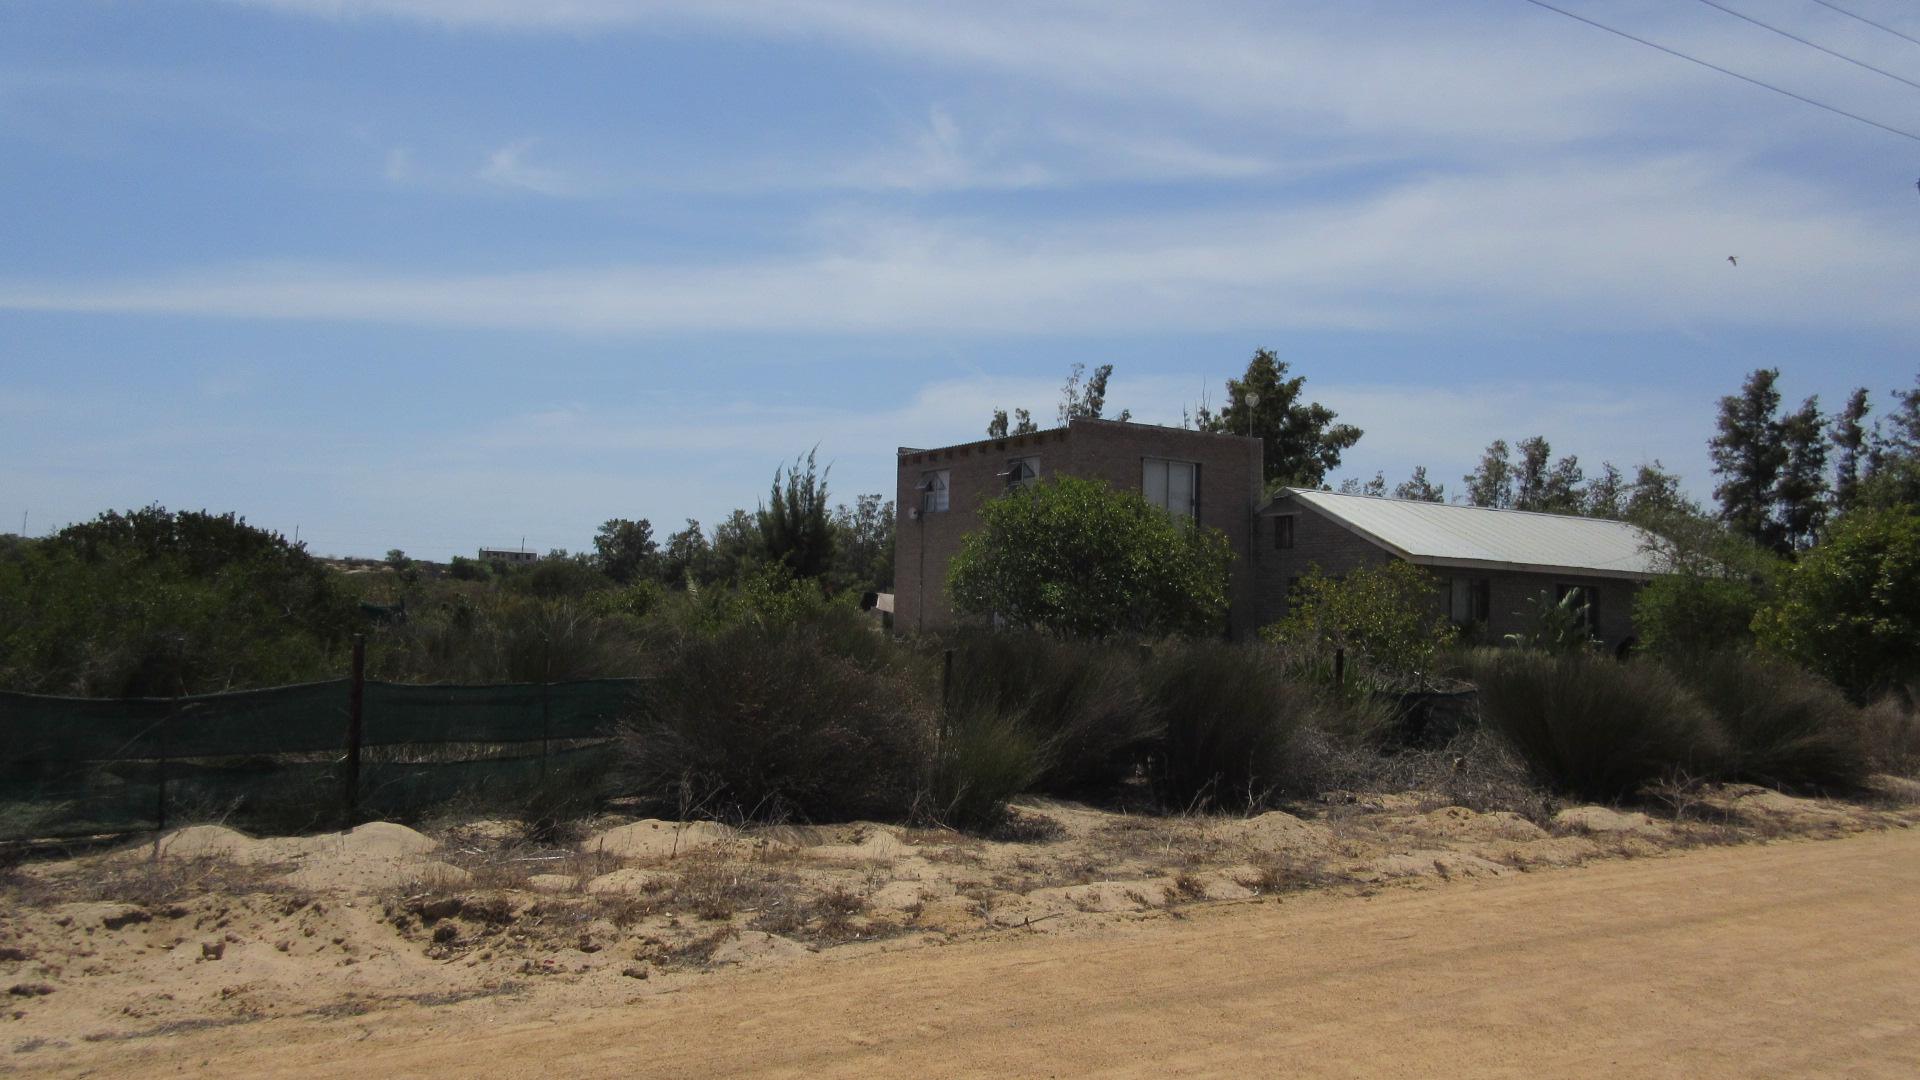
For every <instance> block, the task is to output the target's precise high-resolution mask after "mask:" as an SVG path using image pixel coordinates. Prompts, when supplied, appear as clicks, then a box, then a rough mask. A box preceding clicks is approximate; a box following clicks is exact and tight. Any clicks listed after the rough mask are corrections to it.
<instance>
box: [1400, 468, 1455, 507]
mask: <svg viewBox="0 0 1920 1080" xmlns="http://www.w3.org/2000/svg"><path fill="white" fill-rule="evenodd" d="M1393 497H1394V498H1396V499H1408V500H1411V501H1413V502H1435V503H1437V502H1446V501H1447V485H1445V484H1435V483H1431V482H1429V481H1428V480H1427V467H1426V466H1425V465H1415V466H1414V467H1413V475H1412V476H1411V477H1408V478H1407V480H1406V482H1405V483H1402V484H1399V485H1396V486H1395V487H1394V489H1393Z"/></svg>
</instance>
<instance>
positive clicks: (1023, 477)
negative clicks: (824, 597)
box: [893, 420, 1655, 646]
mask: <svg viewBox="0 0 1920 1080" xmlns="http://www.w3.org/2000/svg"><path fill="white" fill-rule="evenodd" d="M1261 452H1262V444H1261V441H1260V440H1259V439H1251V438H1246V437H1243V436H1239V435H1217V434H1212V433H1208V432H1199V431H1188V430H1185V429H1182V428H1168V427H1158V426H1155V425H1152V424H1135V423H1121V422H1117V421H1111V420H1075V421H1073V422H1071V423H1069V424H1068V425H1067V426H1065V427H1061V428H1052V429H1049V430H1046V431H1039V432H1034V433H1032V434H1028V435H1010V436H1007V437H1006V438H999V439H982V440H979V441H977V442H970V443H961V444H959V445H956V446H946V447H940V448H938V449H931V450H928V449H918V448H914V447H904V446H903V447H901V448H900V449H899V454H898V476H897V491H896V494H895V502H894V505H895V506H897V507H899V513H900V520H899V521H898V523H897V527H896V529H895V531H894V623H893V625H894V626H895V627H896V628H897V629H899V630H902V631H920V630H933V629H938V628H940V627H944V626H949V625H951V624H952V623H953V621H954V615H953V610H952V608H951V607H950V606H949V604H948V603H947V600H946V595H945V592H946V580H947V563H948V561H949V560H951V559H952V558H953V556H954V554H955V553H956V552H957V551H958V550H959V547H960V538H961V536H962V535H964V534H966V533H968V532H971V531H973V530H974V529H976V528H978V527H979V509H980V505H981V504H982V503H984V502H986V501H987V500H988V499H992V498H995V497H998V496H1000V495H1003V494H1005V493H1006V492H1007V491H1008V490H1009V489H1010V488H1013V487H1016V486H1018V485H1019V484H1022V483H1026V482H1029V481H1032V480H1037V479H1039V478H1041V477H1045V476H1048V475H1051V474H1054V473H1061V474H1066V475H1072V476H1081V477H1088V478H1092V479H1099V480H1105V481H1106V482H1107V483H1108V484H1110V485H1112V486H1113V487H1115V488H1119V489H1122V490H1132V491H1139V492H1141V493H1142V494H1144V495H1145V496H1146V497H1147V499H1148V501H1149V502H1153V503H1155V504H1156V505H1159V506H1161V507H1164V508H1165V509H1166V510H1167V511H1168V512H1169V513H1172V514H1178V515H1185V516H1190V517H1193V518H1196V519H1197V520H1198V521H1199V523H1200V524H1201V525H1203V526H1206V527H1208V528H1214V529H1218V530H1220V531H1221V532H1222V533H1224V534H1226V537H1227V541H1228V543H1229V545H1230V546H1231V548H1232V550H1233V552H1234V555H1235V558H1234V563H1233V569H1232V577H1231V579H1230V581H1229V583H1228V594H1227V595H1228V600H1229V604H1230V610H1229V616H1228V633H1229V634H1230V635H1231V636H1234V637H1244V636H1247V635H1249V634H1251V633H1252V632H1253V631H1255V630H1256V629H1258V628H1259V627H1261V626H1264V625H1266V624H1268V623H1270V622H1273V621H1274V620H1276V619H1279V618H1281V617H1283V616H1284V615H1285V614H1286V610H1287V594H1288V591H1289V588H1290V587H1291V585H1292V583H1293V582H1295V581H1297V580H1298V579H1299V578H1301V577H1303V576H1305V575H1306V574H1307V573H1308V571H1309V568H1310V567H1313V566H1318V567H1319V568H1320V570H1321V572H1322V573H1325V574H1330V575H1339V574H1344V573H1346V572H1348V571H1350V570H1354V569H1358V568H1360V567H1363V566H1372V565H1379V564H1381V563H1385V562H1387V561H1389V560H1392V559H1404V560H1406V561H1408V562H1411V563H1414V564H1415V565H1418V566H1422V567H1425V568H1426V569H1427V570H1428V571H1429V572H1431V573H1432V574H1434V576H1436V577H1437V578H1439V579H1440V581H1441V590H1440V595H1439V596H1438V597H1436V598H1435V602H1436V603H1437V604H1439V605H1441V606H1442V608H1443V610H1445V611H1447V612H1448V613H1449V614H1450V615H1451V616H1452V617H1453V618H1454V619H1455V621H1457V622H1461V623H1478V624H1481V625H1483V626H1484V627H1485V630H1486V632H1487V633H1488V634H1490V635H1492V636H1494V637H1496V638H1497V637H1498V636H1499V635H1501V634H1506V633H1511V632H1514V631H1517V630H1521V629H1523V628H1524V627H1525V625H1526V623H1527V619H1528V612H1529V610H1530V606H1531V604H1532V602H1533V598H1535V597H1537V596H1539V595H1541V594H1542V593H1545V594H1546V595H1548V596H1551V597H1555V598H1558V597H1560V596H1563V595H1565V593H1566V591H1567V590H1571V589H1578V590H1581V591H1582V595H1583V597H1584V598H1585V599H1586V601H1587V603H1588V604H1589V610H1590V611H1591V612H1592V613H1593V617H1594V619H1595V621H1596V625H1595V627H1594V630H1595V636H1597V637H1599V638H1600V639H1601V640H1603V641H1604V642H1606V643H1607V644H1608V645H1609V646H1616V645H1618V644H1619V643H1620V642H1621V641H1622V640H1624V639H1625V638H1627V637H1628V636H1629V635H1630V634H1631V633H1632V611H1633V593H1634V591H1635V590H1636V589H1637V588H1638V587H1639V585H1640V584H1641V583H1643V582H1645V581H1646V580H1648V579H1649V578H1651V577H1652V576H1653V574H1654V573H1655V571H1654V569H1653V564H1652V561H1651V557H1650V556H1649V554H1648V553H1647V550H1646V546H1645V540H1646V534H1644V533H1642V532H1641V531H1640V530H1639V529H1637V528H1635V527H1634V526H1631V525H1628V524H1626V523H1624V522H1618V521H1605V520H1600V519H1595V518H1580V517H1568V516H1562V515H1556V514H1536V513H1528V512H1524V511H1518V510H1487V509H1482V508H1479V507H1470V506H1453V505H1448V504H1444V503H1422V502H1408V501H1402V500H1397V499H1382V498H1374V497H1369V496H1360V495H1339V494H1335V493H1333V492H1327V491H1314V490H1309V489H1297V488H1287V489H1283V490H1282V491H1281V492H1280V493H1279V494H1277V495H1276V496H1275V497H1274V498H1272V499H1268V500H1265V501H1264V502H1263V501H1262V500H1261V488H1262V482H1261V471H1262V469H1261V465H1262V462H1261Z"/></svg>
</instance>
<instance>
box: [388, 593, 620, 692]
mask: <svg viewBox="0 0 1920 1080" xmlns="http://www.w3.org/2000/svg"><path fill="white" fill-rule="evenodd" d="M367 657H368V659H367V664H368V671H369V673H370V674H371V675H372V676H373V677H374V678H379V679H388V680H392V681H396V682H445V683H468V684H476V683H502V682H567V681H570V680H573V679H592V678H606V677H617V676H625V675H637V674H640V673H641V672H642V669H643V668H644V666H645V665H644V661H643V658H642V653H641V651H640V649H639V647H638V645H637V643H636V633H635V631H634V629H633V624H632V622H631V621H630V620H625V619H621V618H616V617H609V616H605V615H598V614H595V613H594V612H593V611H592V610H591V608H590V607H589V606H588V605H584V604H580V603H576V602H573V601H568V600H540V599H535V598H533V597H529V596H519V595H514V594H510V593H482V594H480V595H478V596H469V595H466V594H459V593H456V594H454V595H452V596H451V597H449V598H447V599H445V600H442V601H440V602H438V603H435V604H429V605H425V606H421V607H416V608H415V609H414V610H412V611H411V612H410V613H409V618H408V621H407V622H405V623H399V624H394V625H390V626H383V627H381V628H379V629H378V630H377V631H376V632H375V633H374V634H373V635H372V637H370V638H369V640H368V647H367Z"/></svg>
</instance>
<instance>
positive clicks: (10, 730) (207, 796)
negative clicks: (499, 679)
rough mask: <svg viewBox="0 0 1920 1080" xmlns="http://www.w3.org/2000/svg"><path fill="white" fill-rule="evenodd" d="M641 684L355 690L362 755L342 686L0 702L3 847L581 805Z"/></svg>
mask: <svg viewBox="0 0 1920 1080" xmlns="http://www.w3.org/2000/svg"><path fill="white" fill-rule="evenodd" d="M643 685H644V680H640V679H590V680H585V681H581V682H570V683H545V684H542V683H515V684H507V685H498V686H414V685H406V684H399V683H380V682H368V683H365V684H364V690H363V694H364V696H363V704H362V711H361V715H362V728H361V738H360V745H359V748H358V750H359V753H354V752H353V748H351V747H350V746H349V744H348V722H347V721H348V715H349V700H350V695H351V689H352V682H351V680H348V679H338V680H334V681H331V682H323V683H308V684H303V685H299V686H281V687H272V688H269V689H263V690H245V691H239V692H236V693H229V694H196V695H192V696H188V697H180V698H124V699H96V698H60V697H43V696H38V695H31V694H15V693H0V840H24V839H43V838H44V839H57V838H61V837H73V836H84V835H93V834H97V833H108V832H129V831H137V830H140V829H152V828H159V827H163V826H165V825H167V824H180V823H183V822H184V821H185V820H188V819H196V818H197V819H208V818H218V819H220V820H225V821H228V822H230V823H233V824H237V825H243V826H249V827H253V828H258V829H263V830H271V829H280V828H286V829H300V828H311V827H313V826H315V825H319V824H323V823H328V822H336V823H337V822H338V821H340V820H341V817H342V815H343V813H345V808H346V807H347V806H357V807H358V808H359V810H360V811H361V813H362V814H363V816H364V815H378V816H408V815H411V814H415V813H419V812H421V811H423V810H425V809H429V808H431V807H433V806H436V805H440V804H444V803H446V802H448V801H449V800H452V799H455V798H457V797H463V796H464V797H471V798H473V799H475V800H476V802H477V804H480V805H503V804H507V803H510V802H511V801H512V800H513V799H516V798H525V797H528V795H529V794H530V793H532V792H536V791H539V790H542V789H547V788H551V787H552V786H554V785H569V786H571V787H572V788H574V789H577V791H578V793H579V794H582V795H586V794H589V793H591V792H592V791H593V790H594V789H595V788H597V787H603V786H604V784H605V781H606V777H607V775H608V773H609V771H610V768H611V764H612V755H611V750H610V747H609V746H608V745H607V744H606V740H607V739H608V737H609V736H611V735H613V734H614V732H615V731H616V730H617V728H618V726H619V724H620V722H621V721H622V719H623V718H624V717H626V716H627V715H628V714H629V713H630V711H631V710H632V708H633V706H634V704H635V703H636V701H637V700H638V695H639V694H640V691H641V688H642V686H643ZM596 740H597V745H581V743H583V742H592V741H596ZM350 758H351V759H352V760H354V761H356V762H357V763H358V770H357V773H358V778H359V782H358V785H357V788H356V790H355V791H353V792H347V791H346V790H345V778H346V776H347V775H348V773H347V772H345V771H343V768H344V765H345V763H346V762H347V761H348V760H349V759H350Z"/></svg>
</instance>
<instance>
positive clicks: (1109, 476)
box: [893, 420, 1261, 634]
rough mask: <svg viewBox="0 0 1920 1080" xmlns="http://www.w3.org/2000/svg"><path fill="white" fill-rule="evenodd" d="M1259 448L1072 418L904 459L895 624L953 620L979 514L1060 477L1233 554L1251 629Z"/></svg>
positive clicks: (1237, 628)
mask: <svg viewBox="0 0 1920 1080" xmlns="http://www.w3.org/2000/svg"><path fill="white" fill-rule="evenodd" d="M1260 447H1261V444H1260V440H1259V439H1249V438H1244V437H1242V436H1239V435H1213V434H1209V433H1206V432H1200V431H1187V430H1184V429H1182V428H1168V427H1156V426H1154V425H1152V424H1133V423H1121V422H1119V421H1114V420H1075V421H1073V422H1071V423H1069V424H1068V425H1067V426H1065V427H1060V428H1051V429H1049V430H1046V431H1039V432H1034V433H1032V434H1030V435H1009V436H1007V437H1006V438H1003V439H982V440H980V441H978V442H970V443H961V444H960V445H958V446H945V447H941V448H939V449H936V450H921V449H915V448H913V447H906V446H903V447H901V448H900V451H899V476H898V491H897V493H896V495H895V500H894V505H895V506H897V507H899V514H900V520H899V521H898V523H897V526H896V528H895V529H894V541H893V545H894V546H893V558H894V561H893V593H894V597H893V604H894V609H893V625H894V627H895V628H897V629H899V630H903V631H907V630H912V631H919V630H933V629H937V628H939V627H943V626H948V625H950V624H951V623H952V622H953V609H952V608H951V607H950V606H949V605H948V603H947V599H946V581H947V562H948V561H949V560H950V559H952V558H953V556H954V553H955V552H957V551H958V550H959V549H960V537H961V535H962V534H964V533H968V532H971V531H973V530H974V529H976V528H978V527H979V512H980V504H981V503H984V502H986V501H987V500H988V499H991V498H994V497H996V496H999V495H1004V494H1006V492H1007V490H1008V489H1009V488H1010V487H1013V486H1016V485H1018V484H1021V483H1024V482H1027V481H1029V480H1036V479H1039V478H1041V477H1045V476H1050V475H1052V474H1054V473H1061V474H1065V475H1070V476H1082V477H1088V478H1092V479H1099V480H1105V481H1106V482H1107V483H1109V484H1111V485H1112V486H1114V487H1116V488H1120V489H1123V490H1132V491H1139V492H1143V493H1144V494H1146V496H1147V498H1148V500H1149V501H1152V502H1154V503H1156V504H1158V505H1160V506H1163V507H1166V508H1168V512H1169V513H1177V514H1185V515H1189V516H1193V517H1197V518H1198V519H1199V522H1200V524H1201V525H1203V526H1206V527H1208V528H1214V529H1219V530H1220V531H1221V532H1223V533H1225V534H1226V535H1227V540H1228V542H1229V543H1231V544H1232V545H1233V550H1234V553H1235V555H1236V556H1239V557H1237V558H1235V559H1234V567H1233V577H1232V579H1231V581H1230V582H1229V592H1228V598H1229V601H1230V603H1231V610H1232V612H1233V617H1232V630H1233V632H1235V633H1236V634H1239V633H1246V632H1249V631H1250V630H1252V629H1253V627H1254V626H1255V625H1257V624H1256V623H1254V622H1253V621H1252V616H1253V606H1252V603H1251V601H1252V598H1253V593H1254V574H1253V566H1252V564H1251V563H1250V561H1249V560H1248V559H1247V558H1246V557H1245V556H1246V555H1247V554H1248V553H1249V552H1250V550H1251V545H1252V537H1251V533H1250V530H1251V529H1252V527H1253V524H1254V520H1255V519H1254V515H1253V510H1254V508H1255V507H1256V505H1257V504H1258V502H1259V499H1260Z"/></svg>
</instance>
